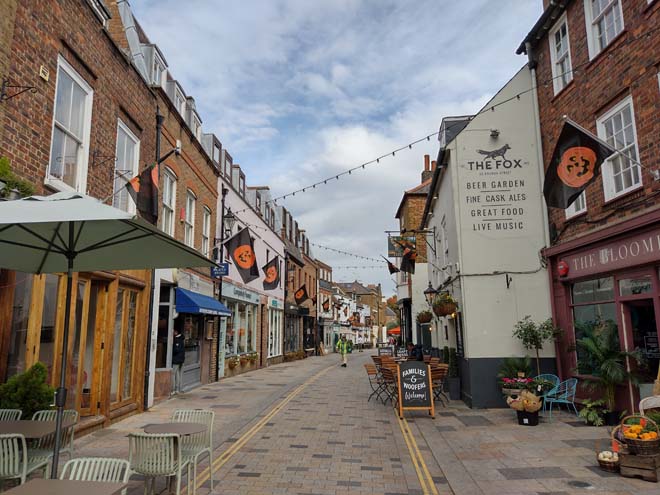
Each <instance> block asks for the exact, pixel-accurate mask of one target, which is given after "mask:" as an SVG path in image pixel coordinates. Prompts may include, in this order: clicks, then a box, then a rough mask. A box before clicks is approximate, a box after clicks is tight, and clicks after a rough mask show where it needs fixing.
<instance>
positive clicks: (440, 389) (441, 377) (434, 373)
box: [431, 364, 449, 406]
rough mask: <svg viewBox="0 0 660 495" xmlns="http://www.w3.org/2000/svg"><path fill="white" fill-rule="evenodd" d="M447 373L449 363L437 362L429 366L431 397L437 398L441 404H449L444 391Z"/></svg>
mask: <svg viewBox="0 0 660 495" xmlns="http://www.w3.org/2000/svg"><path fill="white" fill-rule="evenodd" d="M448 373H449V365H446V364H437V365H435V366H431V384H432V387H433V398H434V399H435V400H439V401H440V402H441V403H442V404H443V405H445V406H446V405H448V404H449V397H448V396H447V394H446V393H445V390H444V389H445V379H446V378H447V374H448Z"/></svg>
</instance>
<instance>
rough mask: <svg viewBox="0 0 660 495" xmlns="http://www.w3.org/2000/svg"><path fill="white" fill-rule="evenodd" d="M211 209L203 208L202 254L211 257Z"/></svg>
mask: <svg viewBox="0 0 660 495" xmlns="http://www.w3.org/2000/svg"><path fill="white" fill-rule="evenodd" d="M210 251H211V209H210V208H209V207H208V206H204V208H202V254H203V255H204V256H206V257H207V258H210V257H211V252H210Z"/></svg>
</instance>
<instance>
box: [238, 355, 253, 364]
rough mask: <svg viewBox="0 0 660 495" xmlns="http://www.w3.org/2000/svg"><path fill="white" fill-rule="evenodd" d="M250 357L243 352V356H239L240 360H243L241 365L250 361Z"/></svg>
mask: <svg viewBox="0 0 660 495" xmlns="http://www.w3.org/2000/svg"><path fill="white" fill-rule="evenodd" d="M249 359H250V358H249V357H248V355H247V354H241V357H240V358H239V361H240V362H241V366H245V365H246V364H247V363H248V360H249Z"/></svg>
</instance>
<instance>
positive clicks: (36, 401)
mask: <svg viewBox="0 0 660 495" xmlns="http://www.w3.org/2000/svg"><path fill="white" fill-rule="evenodd" d="M47 379H48V370H47V369H46V366H44V364H43V363H36V364H35V365H34V366H32V367H31V368H30V369H29V370H27V371H25V372H24V373H19V374H18V375H14V376H12V377H10V378H9V379H8V380H7V382H6V383H3V384H2V385H0V408H1V409H20V410H21V411H23V418H28V419H29V418H31V417H32V415H33V414H34V413H35V412H36V411H40V410H42V409H50V408H51V404H52V402H53V396H54V394H55V389H54V388H53V387H51V386H50V385H48V384H47V383H46V381H47Z"/></svg>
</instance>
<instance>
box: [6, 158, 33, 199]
mask: <svg viewBox="0 0 660 495" xmlns="http://www.w3.org/2000/svg"><path fill="white" fill-rule="evenodd" d="M33 193H34V186H33V185H32V184H31V183H30V182H28V181H26V180H23V179H21V178H19V177H18V176H17V175H16V174H14V172H12V171H11V166H10V165H9V159H7V158H6V157H4V156H0V198H3V199H10V200H11V199H18V198H21V197H25V196H31V195H32V194H33Z"/></svg>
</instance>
